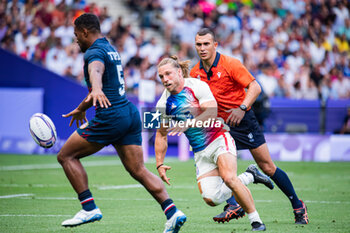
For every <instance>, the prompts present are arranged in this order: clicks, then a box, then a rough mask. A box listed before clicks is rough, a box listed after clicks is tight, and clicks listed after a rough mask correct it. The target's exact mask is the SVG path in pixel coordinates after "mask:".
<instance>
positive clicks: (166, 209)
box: [164, 203, 175, 213]
mask: <svg viewBox="0 0 350 233" xmlns="http://www.w3.org/2000/svg"><path fill="white" fill-rule="evenodd" d="M173 206H175V205H174V203H173V204H171V205H169V206H168V207H167V208H165V210H164V213H166V212H167V211H168V210H169V209H170V208H171V207H173Z"/></svg>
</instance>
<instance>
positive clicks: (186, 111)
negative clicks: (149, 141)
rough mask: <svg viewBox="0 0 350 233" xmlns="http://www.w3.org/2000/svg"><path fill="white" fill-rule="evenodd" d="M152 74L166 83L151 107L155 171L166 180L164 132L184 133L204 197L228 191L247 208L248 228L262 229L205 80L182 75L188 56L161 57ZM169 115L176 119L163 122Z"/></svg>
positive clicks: (221, 196)
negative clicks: (156, 122)
mask: <svg viewBox="0 0 350 233" xmlns="http://www.w3.org/2000/svg"><path fill="white" fill-rule="evenodd" d="M158 74H159V78H160V79H161V81H162V83H163V85H164V86H165V88H166V89H165V90H164V92H163V94H162V96H161V97H160V99H159V101H158V103H157V111H159V112H160V113H161V114H162V122H161V127H160V129H158V130H157V133H156V139H155V153H156V162H157V170H158V172H159V175H160V177H161V178H162V179H163V181H165V182H166V183H168V184H170V183H169V179H168V177H167V176H166V171H167V170H168V169H170V167H169V166H166V165H164V157H165V154H166V151H167V135H168V134H169V135H173V136H174V135H181V134H182V133H184V134H185V135H186V137H187V138H188V140H189V143H190V145H191V146H192V148H193V151H194V159H195V163H196V169H197V182H198V187H199V190H200V192H201V194H202V197H203V199H204V201H205V202H206V203H207V204H208V205H210V206H216V205H219V204H221V203H223V202H225V201H226V200H227V199H228V198H230V197H231V196H232V195H234V196H235V198H236V200H237V201H238V203H239V204H240V205H241V206H242V207H243V209H244V211H245V212H246V213H247V214H248V218H249V220H250V223H251V225H252V231H265V230H266V227H265V225H264V224H263V222H262V221H261V219H260V217H259V214H258V212H257V211H256V209H255V205H254V201H253V198H252V195H251V193H250V191H249V189H248V188H247V187H246V186H245V185H244V184H243V182H242V180H241V179H240V177H238V176H237V153H236V146H235V142H234V140H233V138H232V137H231V135H230V134H229V132H228V131H227V129H225V127H224V125H223V123H222V122H223V121H222V122H221V121H219V120H218V119H216V117H217V103H216V100H215V98H214V96H213V94H212V93H211V91H210V88H209V86H208V85H207V84H206V83H205V82H203V81H200V80H198V79H194V78H188V77H189V62H188V61H184V62H179V61H178V60H177V57H170V58H164V59H163V60H162V61H161V62H160V63H159V64H158ZM172 121H173V122H176V125H171V124H170V123H169V122H172ZM174 124H175V123H174ZM167 127H168V128H167Z"/></svg>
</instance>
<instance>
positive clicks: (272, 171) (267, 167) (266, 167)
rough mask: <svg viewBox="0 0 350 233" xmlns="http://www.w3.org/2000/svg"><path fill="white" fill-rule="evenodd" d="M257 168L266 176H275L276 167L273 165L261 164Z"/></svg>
mask: <svg viewBox="0 0 350 233" xmlns="http://www.w3.org/2000/svg"><path fill="white" fill-rule="evenodd" d="M258 166H259V168H260V169H261V170H262V171H263V172H264V173H265V174H266V175H268V176H273V174H275V171H276V166H275V165H274V164H273V163H265V162H261V163H259V164H258Z"/></svg>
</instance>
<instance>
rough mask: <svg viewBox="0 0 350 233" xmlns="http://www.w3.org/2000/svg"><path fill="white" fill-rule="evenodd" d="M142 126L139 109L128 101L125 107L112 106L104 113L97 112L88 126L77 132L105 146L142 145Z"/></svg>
mask: <svg viewBox="0 0 350 233" xmlns="http://www.w3.org/2000/svg"><path fill="white" fill-rule="evenodd" d="M141 126H142V125H141V118H140V113H139V111H138V110H137V108H136V107H135V106H134V105H133V104H132V103H128V104H127V105H126V106H124V107H113V106H112V107H109V108H108V109H105V111H104V113H103V114H96V116H95V117H94V118H93V119H92V120H91V121H89V124H88V125H87V126H86V127H81V128H78V129H77V132H78V134H79V135H80V136H81V137H83V138H84V139H86V140H87V141H89V142H97V143H99V144H103V145H105V146H107V145H109V144H117V145H141V143H142V138H141Z"/></svg>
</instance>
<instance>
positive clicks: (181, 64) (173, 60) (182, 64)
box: [158, 55, 191, 78]
mask: <svg viewBox="0 0 350 233" xmlns="http://www.w3.org/2000/svg"><path fill="white" fill-rule="evenodd" d="M190 63H191V61H190V60H186V61H179V59H178V58H177V56H176V55H173V56H170V57H167V58H163V59H162V60H161V61H160V62H159V64H158V68H159V67H161V66H164V65H166V64H172V65H173V67H175V68H181V71H182V75H183V77H184V78H187V77H189V75H190Z"/></svg>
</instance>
